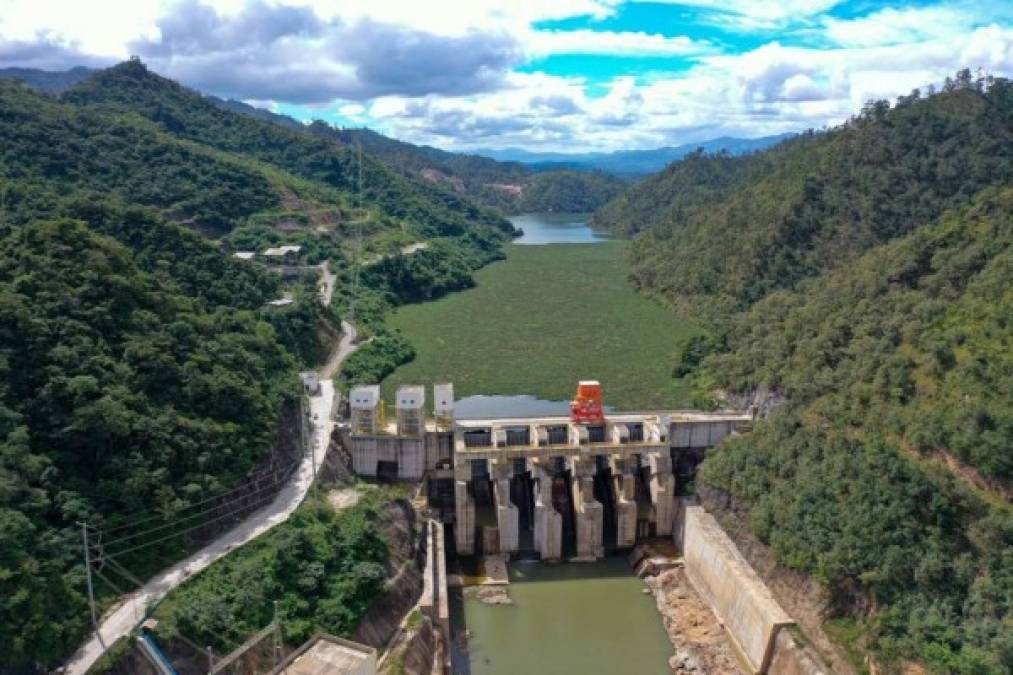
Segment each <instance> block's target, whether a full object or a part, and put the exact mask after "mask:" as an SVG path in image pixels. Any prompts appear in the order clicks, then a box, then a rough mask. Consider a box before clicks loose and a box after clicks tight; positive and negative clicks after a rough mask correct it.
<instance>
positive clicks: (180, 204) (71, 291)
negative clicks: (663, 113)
mask: <svg viewBox="0 0 1013 675" xmlns="http://www.w3.org/2000/svg"><path fill="white" fill-rule="evenodd" d="M233 107H234V106H233ZM358 175H359V157H358V155H357V153H355V152H353V151H351V150H349V149H348V148H347V147H344V146H343V145H342V144H340V143H337V142H335V141H332V140H328V139H322V138H320V137H318V136H316V135H314V134H312V133H311V132H309V131H307V130H305V129H301V128H282V127H281V126H278V125H277V124H275V123H274V122H273V121H263V120H257V119H253V118H251V117H250V116H249V115H247V114H246V113H245V112H243V113H238V112H235V111H232V110H229V109H226V108H225V107H223V104H222V103H221V102H217V101H213V100H210V99H209V98H207V97H203V96H200V95H198V94H196V93H194V92H191V91H189V90H186V89H184V88H183V87H180V86H179V85H178V84H176V83H174V82H171V81H169V80H166V79H164V78H161V77H158V76H157V75H154V74H152V73H150V72H148V70H147V69H146V68H145V67H144V66H143V64H141V63H139V62H135V61H132V62H128V63H124V64H121V65H120V66H116V67H114V68H111V69H108V70H105V71H97V72H94V73H91V74H89V75H88V76H87V77H85V78H84V79H83V80H82V81H80V82H79V83H78V84H76V85H75V86H73V87H71V88H70V89H68V90H66V91H65V92H64V93H63V94H62V95H60V96H58V97H54V96H49V95H43V94H40V93H38V92H36V91H34V90H32V89H31V88H29V87H27V86H25V85H23V84H21V83H17V82H9V81H0V635H3V639H2V640H0V671H3V672H8V671H17V672H45V671H49V670H51V669H52V668H54V667H56V666H58V665H59V664H60V663H61V662H62V661H63V660H64V659H65V658H66V657H67V656H68V655H69V654H70V653H71V652H72V651H73V650H74V649H75V648H77V646H78V645H79V644H80V643H81V641H82V640H83V639H84V637H85V635H86V633H87V631H88V630H89V629H90V627H89V625H88V607H87V602H86V600H85V597H84V583H83V582H84V566H83V564H82V556H81V554H82V550H81V530H80V525H79V523H80V522H87V523H88V526H89V529H90V530H92V531H93V532H98V531H100V530H105V529H106V528H108V527H114V528H115V527H123V526H124V523H125V522H131V523H135V522H142V523H145V522H148V523H155V524H156V525H155V526H156V527H165V526H166V524H171V523H173V522H176V521H177V520H179V521H184V522H186V523H187V527H186V528H185V529H179V528H171V529H169V530H168V534H166V532H165V531H164V530H159V531H157V532H156V534H155V535H152V536H150V537H148V538H146V539H142V540H140V542H142V543H143V545H138V540H136V539H129V538H128V539H126V540H122V539H121V541H125V543H121V544H120V545H119V546H118V547H117V552H121V551H122V552H123V553H122V555H121V556H120V558H119V559H120V562H121V563H123V564H125V565H126V566H127V567H128V568H129V569H130V570H132V571H133V572H134V573H135V574H139V575H144V574H149V573H153V572H155V571H157V570H158V569H160V568H162V567H164V566H166V565H168V564H169V563H171V562H173V561H175V560H177V559H179V558H180V557H181V556H183V555H185V554H186V553H187V552H188V551H190V550H192V548H193V547H194V546H196V545H199V543H200V541H201V537H206V536H208V532H206V531H204V530H201V529H200V528H201V527H204V526H205V525H207V523H204V520H206V519H207V518H209V516H206V515H205V510H206V509H207V508H208V507H201V508H196V507H198V506H200V505H202V504H206V503H207V500H208V499H213V498H215V497H217V496H219V495H221V494H223V493H227V491H229V490H233V489H236V486H237V485H244V484H246V483H247V482H249V481H250V480H251V472H254V473H253V475H255V476H263V475H267V474H270V475H271V479H270V480H273V481H277V480H281V479H280V478H278V476H279V475H280V474H278V471H280V470H281V467H280V464H279V462H281V459H284V457H287V455H285V453H286V452H289V451H290V450H291V448H290V447H289V446H291V445H292V444H293V443H294V441H292V440H291V438H290V436H291V435H292V433H293V431H292V425H293V424H294V423H295V421H296V420H295V415H296V413H295V411H296V410H297V409H298V406H297V405H296V401H297V397H298V395H299V392H300V391H301V389H300V385H299V382H298V378H297V376H296V375H297V370H298V369H299V368H300V367H306V366H314V365H316V364H317V363H318V362H319V361H320V360H321V358H322V356H323V355H324V352H325V350H326V348H327V342H326V338H328V336H330V337H333V336H334V335H335V333H336V329H337V325H338V317H337V314H336V312H335V309H334V308H333V307H325V306H324V305H323V304H322V303H321V302H320V293H319V288H318V283H319V279H318V271H317V270H316V269H312V268H310V266H311V265H313V266H315V265H317V264H319V263H321V262H326V263H329V264H330V266H331V268H332V269H333V270H334V272H335V273H336V274H337V276H338V279H339V280H338V289H337V291H336V292H335V297H336V298H338V299H341V300H347V298H348V294H349V290H348V287H349V286H350V283H349V278H350V276H351V269H350V266H349V264H348V249H349V247H350V244H348V240H349V238H350V237H352V236H353V235H358V234H362V235H363V236H364V237H365V238H366V241H365V243H364V246H365V247H366V248H367V250H370V251H377V250H379V251H383V250H387V249H388V248H390V249H393V250H397V248H398V247H399V246H401V245H403V244H404V243H407V242H414V241H419V240H432V241H431V243H432V246H433V251H434V253H432V254H427V255H422V256H420V257H419V258H418V259H417V260H413V261H409V260H402V259H400V258H398V259H397V260H396V261H395V262H391V263H386V264H384V265H382V266H379V268H378V270H377V271H376V272H373V273H372V275H373V276H369V275H364V276H367V279H366V281H365V282H364V283H363V285H362V296H363V297H364V298H366V300H365V301H364V302H368V298H369V297H370V294H373V296H375V298H376V305H377V307H378V308H380V309H379V310H378V311H379V312H381V313H382V308H384V307H389V306H390V305H391V304H393V303H397V302H403V301H408V300H409V299H410V298H409V295H410V294H411V293H412V292H414V293H421V294H422V295H421V296H419V297H429V296H432V295H436V294H439V293H442V292H446V291H447V290H450V289H452V288H457V287H460V286H461V285H466V284H467V283H469V282H470V276H469V273H470V271H471V270H473V269H474V268H475V267H477V266H479V265H481V264H483V262H485V261H488V260H489V259H492V258H494V257H496V256H497V255H500V253H499V246H500V244H501V243H502V242H503V241H504V240H506V239H507V238H508V237H509V236H510V235H511V234H512V228H511V227H510V225H509V223H508V222H507V221H506V220H505V219H503V218H502V217H501V216H499V215H497V214H496V213H494V212H492V211H491V210H488V209H486V208H483V207H481V206H477V205H475V204H474V203H473V202H471V201H470V200H468V199H467V198H464V197H461V196H459V195H456V194H454V193H453V192H452V191H448V190H445V189H443V188H441V187H439V186H435V185H432V184H430V183H428V182H426V181H424V180H422V179H418V178H413V177H410V176H402V175H398V174H396V173H394V172H392V171H390V170H389V169H387V168H386V167H385V166H384V165H383V164H382V163H381V162H379V161H376V160H375V159H373V158H371V157H370V156H369V155H363V157H362V187H363V189H362V193H361V196H360V194H359V189H358V188H359V184H358V182H359V179H358ZM279 243H295V244H298V245H301V246H303V250H302V252H301V253H300V254H299V257H298V259H297V260H295V261H293V263H294V264H295V265H296V266H297V267H298V266H301V267H302V268H303V269H302V270H298V269H297V271H301V272H302V274H301V275H300V276H298V277H297V278H296V279H294V280H286V281H283V280H282V278H281V277H280V276H279V275H277V274H273V273H270V272H268V271H267V270H266V269H265V267H264V265H263V264H260V263H254V262H248V261H245V260H239V259H237V258H235V257H233V256H232V255H231V254H232V252H233V251H235V250H237V247H250V248H252V250H254V251H260V250H263V248H265V247H266V246H269V245H276V244H279ZM370 284H372V285H373V286H374V288H370V287H369V285H370ZM405 284H408V285H412V284H414V286H412V288H411V289H408V287H407V286H405ZM283 293H285V294H287V296H288V297H291V298H292V299H293V301H294V302H293V303H292V304H291V305H289V306H287V307H284V308H281V309H278V308H273V307H270V306H268V305H266V303H267V302H268V301H270V300H275V299H278V298H279V297H280V296H281V295H282V294H283ZM335 302H336V304H338V305H340V303H339V302H338V300H336V301H335ZM390 341H391V340H390V339H387V340H386V341H385V340H378V341H377V343H378V345H381V346H382V345H383V344H385V342H390ZM367 361H368V359H367ZM296 435H297V434H296ZM279 448H281V450H279ZM272 449H274V450H276V452H275V453H273V454H272V452H271V451H272ZM283 456H284V457H283ZM279 458H281V459H279ZM287 461H289V463H290V462H291V460H290V459H289V460H287ZM265 467H266V468H265ZM265 472H266V473H265ZM258 480H259V478H258ZM257 484H258V485H260V484H261V483H257ZM258 489H260V490H263V488H258ZM266 494H268V495H269V494H270V493H266ZM183 514H185V515H183ZM195 514H196V515H195ZM229 514H230V512H226V513H225V515H229ZM195 519H196V520H195ZM327 527H331V526H330V525H328V526H327ZM344 527H345V526H343V525H342V526H341V528H344ZM356 527H359V526H358V525H356ZM334 528H338V526H337V525H335V526H334ZM346 529H347V528H346ZM346 529H340V528H339V529H333V528H332V530H330V532H332V533H339V534H340V533H344V532H346ZM126 532H127V533H131V534H132V533H133V532H134V531H133V530H131V529H128V530H126ZM347 532H348V533H349V536H352V537H353V539H354V541H353V544H352V545H353V547H356V546H358V544H357V543H355V542H359V541H360V540H361V541H366V540H365V539H363V537H364V536H365V535H366V534H368V533H362V532H358V531H356V532H352V531H351V530H347ZM125 536H127V535H126V534H125V533H124V531H123V530H120V537H125ZM342 536H344V535H342ZM367 539H368V537H367ZM374 539H375V538H374ZM366 543H367V544H368V547H367V548H368V549H369V550H368V551H359V552H360V553H363V555H365V556H366V557H368V558H369V559H370V560H372V559H374V558H377V557H378V556H380V555H381V553H382V552H381V551H379V549H377V548H376V544H375V542H374V541H373V539H370V540H369V541H368V542H366ZM327 555H331V554H330V553H328V554H327ZM331 557H332V558H333V556H331ZM334 562H335V564H339V563H340V561H336V560H335V561H334ZM375 582H376V580H375V579H373V578H372V577H369V578H368V579H366V578H364V579H363V584H365V585H363V587H362V588H361V589H359V590H357V591H355V593H354V594H353V595H354V596H355V598H356V602H358V603H359V605H361V604H362V602H363V598H364V597H365V596H366V595H368V591H369V589H371V588H373V586H369V584H374V586H375ZM114 590H115V589H114V588H113V587H112V586H111V585H107V584H106V583H105V582H99V585H98V592H99V597H100V602H103V603H108V602H110V601H112V599H113V598H114V596H115V593H114ZM336 597H337V596H336ZM342 597H345V596H342ZM346 599H347V598H346ZM340 602H343V600H337V599H336V600H335V601H334V602H333V603H331V604H332V605H334V612H336V613H337V612H338V609H337V604H340ZM359 609H360V610H361V607H359ZM335 616H337V614H335ZM344 616H350V615H348V614H347V613H346V614H345V615H344Z"/></svg>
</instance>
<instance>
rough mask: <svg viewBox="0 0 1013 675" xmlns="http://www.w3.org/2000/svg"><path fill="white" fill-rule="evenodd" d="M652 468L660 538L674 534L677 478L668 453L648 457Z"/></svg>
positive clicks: (654, 502)
mask: <svg viewBox="0 0 1013 675" xmlns="http://www.w3.org/2000/svg"><path fill="white" fill-rule="evenodd" d="M647 462H648V465H649V466H650V468H651V504H652V505H653V506H654V526H655V530H656V534H657V535H658V536H659V537H667V536H669V535H671V534H672V522H673V520H674V519H675V476H674V475H672V457H671V455H669V453H668V452H652V453H648V455H647Z"/></svg>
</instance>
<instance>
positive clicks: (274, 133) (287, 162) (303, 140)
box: [61, 61, 510, 236]
mask: <svg viewBox="0 0 1013 675" xmlns="http://www.w3.org/2000/svg"><path fill="white" fill-rule="evenodd" d="M61 98H62V99H63V100H64V101H67V102H69V103H73V104H75V105H78V106H82V107H88V108H97V109H100V110H105V111H115V112H123V113H134V114H138V115H141V116H143V117H145V118H147V119H149V120H151V121H152V122H154V123H156V124H157V125H158V126H159V128H160V129H161V130H164V131H165V132H166V133H168V134H170V135H172V136H173V137H175V138H178V139H183V140H188V141H192V142H195V143H199V144H201V145H204V146H206V147H208V148H212V149H215V150H219V151H222V152H227V153H233V154H238V155H242V156H244V157H247V158H250V159H253V160H256V161H259V162H263V163H266V164H270V165H271V166H272V167H275V168H276V169H280V170H282V171H284V172H287V173H288V174H290V175H293V176H296V177H299V178H301V179H304V180H308V181H312V182H314V183H317V184H321V185H323V186H326V187H328V188H332V189H335V190H338V191H340V192H342V193H344V194H345V195H354V194H357V193H358V190H359V177H360V171H359V158H358V156H357V155H356V153H355V152H354V151H353V150H351V149H349V148H347V147H344V146H342V145H340V144H338V143H334V142H330V141H328V140H327V139H323V138H319V137H318V136H314V135H312V134H308V133H305V132H300V131H296V130H293V129H286V128H283V127H281V126H279V125H277V124H273V123H270V122H265V121H262V120H258V119H254V118H252V117H249V116H247V115H242V114H236V113H233V112H231V111H228V110H225V109H223V108H221V107H219V106H218V105H215V104H214V103H213V102H212V101H209V100H208V99H206V98H205V97H203V96H201V95H200V94H198V93H196V92H194V91H191V90H189V89H186V88H185V87H183V86H181V85H179V84H177V83H175V82H172V81H171V80H167V79H165V78H163V77H160V76H158V75H155V74H154V73H151V72H150V71H148V69H147V68H146V67H145V66H144V65H143V64H142V63H140V62H139V61H128V62H125V63H122V64H120V65H118V66H115V67H113V68H109V69H106V70H102V71H99V72H97V73H95V74H94V75H93V76H92V77H90V78H88V79H87V80H84V81H83V82H81V83H79V84H78V85H76V86H75V87H72V88H71V89H69V90H67V91H66V92H64V93H63V94H62V96H61ZM361 178H362V186H361V187H362V193H361V194H362V199H363V204H364V205H365V206H367V207H371V208H374V209H376V210H377V211H379V212H381V213H383V214H385V215H387V216H389V217H392V218H396V219H398V220H400V221H403V222H404V224H405V226H406V227H411V228H414V229H417V230H418V231H419V233H420V234H424V235H428V236H449V235H460V234H463V233H464V232H465V231H467V230H469V229H470V228H473V227H475V226H487V227H490V228H494V229H498V230H500V231H503V232H509V231H510V225H509V223H507V222H506V221H504V220H503V219H502V218H501V217H499V216H498V215H496V214H495V213H493V212H491V211H489V210H486V209H483V208H481V207H478V206H476V205H475V204H473V203H472V202H471V201H469V200H467V199H464V198H462V197H459V196H457V195H455V194H454V193H452V192H450V191H447V190H442V189H439V188H437V187H435V186H432V185H430V184H428V183H426V182H423V181H419V180H412V179H407V178H405V177H403V176H399V175H396V174H394V173H393V172H391V171H390V170H388V169H387V168H386V167H385V166H384V165H383V164H381V163H380V162H377V161H376V160H374V159H373V158H371V157H370V156H369V155H364V156H363V158H362V162H361Z"/></svg>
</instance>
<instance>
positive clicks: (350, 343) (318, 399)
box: [65, 267, 358, 675]
mask: <svg viewBox="0 0 1013 675" xmlns="http://www.w3.org/2000/svg"><path fill="white" fill-rule="evenodd" d="M321 272H322V275H323V279H324V284H323V288H321V297H320V300H321V302H324V303H325V304H329V303H330V296H331V294H332V293H333V292H334V279H333V275H331V274H330V272H329V271H328V270H327V269H326V268H325V267H322V268H321ZM328 276H330V281H327V279H328ZM341 328H342V331H343V335H342V336H341V339H340V340H339V341H338V345H337V347H335V349H334V351H333V352H332V353H331V356H330V358H329V359H328V360H327V363H326V365H324V367H323V368H321V370H320V393H319V394H316V395H315V396H310V397H309V402H310V419H311V421H312V425H313V432H312V437H311V441H310V442H311V446H312V447H311V448H310V452H307V453H306V454H305V456H304V457H303V459H302V460H301V461H300V463H299V466H298V468H297V469H296V470H295V471H294V472H293V473H292V477H291V479H290V480H289V483H288V484H287V485H285V486H284V487H283V488H282V489H281V491H280V492H278V494H277V495H276V496H275V498H274V499H273V500H272V501H271V503H269V504H268V505H266V506H264V507H261V508H260V509H258V510H257V511H255V512H254V513H252V514H250V516H248V517H247V518H246V519H245V520H244V521H243V522H241V523H240V524H238V525H236V526H235V527H233V528H232V529H230V530H228V531H227V532H225V533H224V534H222V536H220V537H219V538H218V539H215V540H214V541H213V542H211V543H210V544H208V545H207V546H205V547H204V548H202V549H201V550H199V551H198V552H197V553H195V554H193V555H191V556H190V557H189V558H186V559H185V560H181V561H179V562H178V563H176V564H174V565H172V566H171V567H169V568H168V569H165V570H163V571H162V572H160V573H159V574H157V575H156V576H155V577H153V578H151V579H150V580H149V581H148V582H147V583H145V584H144V585H143V586H141V587H140V588H139V589H137V590H136V591H134V592H133V593H130V594H128V595H127V596H125V597H124V598H122V599H121V601H120V603H119V604H118V605H116V607H115V609H113V610H112V611H111V612H109V613H107V614H106V615H105V616H104V617H103V618H102V620H101V625H100V626H99V634H100V635H101V639H100V638H99V635H96V634H95V633H92V635H91V636H90V637H89V638H88V640H87V642H85V643H84V644H83V645H82V646H81V647H80V648H79V649H78V651H77V652H76V653H75V654H74V656H73V657H71V660H70V661H69V662H68V663H67V668H66V671H65V672H66V673H67V674H68V675H85V673H87V672H88V669H89V668H91V666H92V665H93V664H94V663H95V662H96V661H97V660H98V659H99V658H100V657H101V656H102V654H103V653H105V651H106V649H107V648H108V647H109V646H111V645H112V644H113V643H114V642H115V641H116V640H118V639H120V638H121V637H123V636H125V635H128V634H130V632H131V631H132V630H133V629H134V628H135V627H136V626H137V624H138V623H139V622H140V621H141V620H142V619H143V618H144V611H145V607H147V606H149V605H151V604H152V603H154V602H157V601H158V600H160V599H161V598H163V597H165V595H166V594H167V593H169V591H171V590H172V589H173V588H175V587H176V586H178V585H180V584H181V583H183V582H184V581H185V580H186V579H187V578H188V577H190V576H192V575H194V574H196V573H198V572H200V571H201V570H203V569H204V568H206V567H207V566H208V565H210V564H211V563H213V562H215V561H216V560H218V559H219V558H221V557H223V556H225V555H226V554H228V553H229V552H230V551H232V550H233V549H235V548H237V547H239V546H242V545H243V544H246V543H248V542H250V541H251V540H253V539H254V538H256V537H259V536H260V535H262V534H263V533H265V532H267V531H268V530H270V529H271V528H272V527H274V526H275V525H278V524H279V523H282V522H284V521H285V520H286V519H288V517H289V516H290V515H291V514H292V512H293V511H295V509H296V507H298V506H299V504H300V503H302V500H303V498H304V497H305V496H306V493H307V492H308V491H309V489H310V486H311V485H312V484H313V478H314V476H315V475H316V470H315V467H317V466H320V465H321V464H322V463H323V460H324V456H325V455H326V454H327V448H328V446H329V445H330V439H331V434H332V432H333V431H334V420H333V418H332V415H331V412H332V409H333V407H334V381H333V380H332V379H331V378H332V377H333V376H334V373H336V372H337V371H338V369H339V368H340V367H341V363H342V361H344V360H345V359H346V358H347V357H348V355H349V354H352V353H353V352H354V351H355V350H356V349H357V348H358V345H356V344H355V338H356V336H357V334H358V333H357V331H356V330H355V327H354V326H353V325H352V324H350V323H348V322H347V321H342V322H341Z"/></svg>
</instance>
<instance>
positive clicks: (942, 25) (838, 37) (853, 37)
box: [822, 5, 974, 47]
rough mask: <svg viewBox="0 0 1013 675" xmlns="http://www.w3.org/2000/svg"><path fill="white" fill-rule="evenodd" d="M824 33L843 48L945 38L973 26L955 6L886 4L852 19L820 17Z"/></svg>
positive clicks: (960, 9) (971, 18) (961, 10)
mask: <svg viewBox="0 0 1013 675" xmlns="http://www.w3.org/2000/svg"><path fill="white" fill-rule="evenodd" d="M822 23H823V34H824V35H825V36H826V37H827V39H829V40H830V41H831V42H833V43H835V44H838V45H841V46H845V47H871V46H878V45H895V44H909V43H912V42H923V41H925V40H939V39H948V38H950V37H954V36H957V35H960V34H961V33H966V32H967V31H968V30H970V29H971V28H973V26H974V17H973V15H972V14H971V13H970V12H968V11H965V10H964V9H962V8H958V7H956V6H945V5H940V6H935V7H905V8H903V9H894V8H892V7H887V8H884V9H881V10H879V11H877V12H873V13H872V14H868V15H866V16H863V17H858V18H855V19H846V20H844V19H835V18H832V17H828V18H826V19H824V20H823V22H822Z"/></svg>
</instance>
